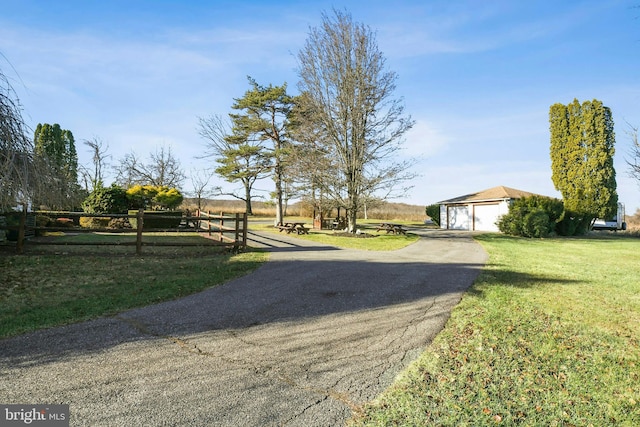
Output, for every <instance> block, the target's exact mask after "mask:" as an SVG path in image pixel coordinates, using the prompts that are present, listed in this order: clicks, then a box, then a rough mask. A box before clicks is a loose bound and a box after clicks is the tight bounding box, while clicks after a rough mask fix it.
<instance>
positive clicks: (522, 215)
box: [498, 196, 563, 238]
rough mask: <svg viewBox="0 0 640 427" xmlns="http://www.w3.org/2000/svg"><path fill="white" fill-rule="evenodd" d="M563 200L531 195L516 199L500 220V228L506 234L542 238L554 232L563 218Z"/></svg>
mask: <svg viewBox="0 0 640 427" xmlns="http://www.w3.org/2000/svg"><path fill="white" fill-rule="evenodd" d="M562 213H563V204H562V201H561V200H558V199H552V198H550V197H544V196H530V197H523V198H521V199H518V200H515V201H514V202H513V204H512V205H511V207H510V208H509V213H507V214H506V215H503V216H502V217H501V218H500V220H498V229H499V230H500V231H502V232H503V233H505V234H510V235H513V236H523V237H536V238H542V237H547V236H549V235H550V234H553V233H554V232H555V231H556V225H557V223H558V222H559V221H560V219H561V218H562Z"/></svg>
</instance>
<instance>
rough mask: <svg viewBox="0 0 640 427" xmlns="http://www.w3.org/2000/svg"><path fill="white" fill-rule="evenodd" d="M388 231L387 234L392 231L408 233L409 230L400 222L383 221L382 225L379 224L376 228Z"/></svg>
mask: <svg viewBox="0 0 640 427" xmlns="http://www.w3.org/2000/svg"><path fill="white" fill-rule="evenodd" d="M382 230H384V231H386V232H387V234H389V233H392V234H407V230H405V229H404V228H402V226H401V225H400V224H391V223H388V222H383V223H381V224H380V225H378V227H377V228H376V232H379V231H382Z"/></svg>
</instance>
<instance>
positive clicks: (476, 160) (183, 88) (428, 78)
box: [0, 0, 640, 214]
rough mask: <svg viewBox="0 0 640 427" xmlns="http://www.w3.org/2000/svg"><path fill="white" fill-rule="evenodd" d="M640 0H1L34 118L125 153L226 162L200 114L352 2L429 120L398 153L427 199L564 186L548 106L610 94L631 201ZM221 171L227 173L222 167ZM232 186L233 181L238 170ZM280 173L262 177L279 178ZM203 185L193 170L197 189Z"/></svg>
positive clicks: (639, 108) (7, 47) (638, 190)
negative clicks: (216, 153)
mask: <svg viewBox="0 0 640 427" xmlns="http://www.w3.org/2000/svg"><path fill="white" fill-rule="evenodd" d="M639 6H640V2H637V1H635V0H633V1H616V0H607V1H602V0H600V1H560V2H558V1H557V0H555V1H535V2H521V1H516V0H513V1H492V0H487V1H482V2H480V1H473V0H467V1H456V0H452V1H446V0H442V1H426V0H396V1H394V2H390V1H378V0H373V1H371V0H370V1H366V2H362V1H342V2H341V1H323V0H319V1H293V0H290V1H257V0H255V1H238V0H236V1H215V0H210V1H193V0H191V1H162V0H140V1H130V0H127V1H102V2H88V1H57V2H54V1H45V0H39V1H37V0H20V1H15V0H11V1H9V0H0V10H2V13H1V14H0V53H2V55H3V56H4V57H0V69H2V71H3V72H4V73H5V74H6V75H8V77H10V78H11V79H12V83H13V86H14V88H15V89H16V91H17V93H18V96H19V98H20V100H21V102H22V105H23V107H24V118H25V120H26V122H27V124H29V125H30V126H31V127H32V128H35V126H36V125H37V124H38V123H59V124H60V125H61V126H62V127H63V128H64V129H69V130H71V131H72V132H73V134H74V136H75V138H76V146H77V149H78V154H79V160H80V163H83V164H86V165H89V164H90V153H89V151H88V149H87V148H86V147H85V146H84V145H83V144H82V141H83V140H86V139H92V138H99V139H101V140H102V141H103V142H104V143H105V144H108V146H109V154H111V156H112V163H115V162H117V161H118V159H120V158H122V157H123V156H124V155H125V154H127V153H129V152H131V151H132V150H133V151H134V152H135V153H136V154H137V155H138V156H140V157H142V158H145V157H147V156H148V154H149V153H150V152H153V151H155V150H156V149H157V148H159V147H161V146H165V147H170V148H171V150H172V152H173V153H174V154H175V155H176V156H177V157H178V158H179V159H180V161H181V163H182V166H183V167H184V169H185V171H186V172H187V173H189V172H190V171H192V170H196V169H202V168H205V167H207V166H211V165H212V162H211V161H209V162H206V161H203V160H197V159H196V158H195V156H197V155H198V154H201V153H202V152H203V150H204V149H205V141H204V140H202V138H201V137H200V136H199V135H198V131H197V123H198V118H199V117H207V116H210V115H213V114H222V115H225V114H227V113H229V112H230V111H231V109H230V106H231V105H232V103H233V99H234V98H238V97H241V96H242V95H243V94H244V92H245V91H246V90H247V89H248V88H249V85H248V83H247V76H251V77H253V78H255V79H256V80H257V81H258V83H260V84H263V85H269V84H274V85H281V84H283V83H285V82H286V83H287V85H288V88H289V91H290V92H291V93H292V94H295V93H297V81H298V77H297V73H296V57H295V56H296V54H297V52H298V51H299V49H300V48H301V47H302V46H303V44H304V42H305V39H306V37H307V34H308V31H309V28H310V27H315V26H318V25H319V24H320V21H321V14H322V13H323V12H329V13H331V10H332V8H338V9H341V10H347V11H348V12H349V13H351V15H352V17H353V19H354V20H355V21H358V22H362V23H364V24H366V25H368V26H370V27H371V29H372V30H374V31H375V32H376V36H377V42H378V45H379V48H380V50H381V51H382V52H383V53H384V55H385V57H386V59H387V66H388V68H389V69H390V70H392V71H395V72H396V73H397V74H398V81H397V91H396V96H397V97H401V98H403V99H404V102H405V106H406V112H407V113H408V114H410V115H411V116H412V117H413V119H414V120H415V121H416V125H415V127H414V128H413V129H412V131H411V132H410V133H409V134H408V135H407V136H406V141H405V149H404V150H403V152H401V153H400V154H399V156H407V157H409V158H413V159H416V160H417V163H416V165H415V168H414V169H415V172H416V173H418V174H420V175H419V177H418V178H416V179H415V180H414V181H413V182H412V184H413V185H414V187H413V189H412V190H411V191H410V193H409V194H408V195H407V197H405V198H403V199H400V200H398V201H403V202H407V203H413V204H420V205H425V204H429V203H434V202H437V201H440V200H444V199H448V198H452V197H455V196H459V195H463V194H467V193H470V192H474V191H479V190H484V189H487V188H490V187H494V186H497V185H505V186H508V187H514V188H518V189H521V190H526V191H531V192H534V193H540V194H544V195H548V196H556V197H557V196H559V194H558V193H557V192H556V191H555V189H554V188H553V183H552V182H551V162H550V158H549V130H548V129H549V124H548V111H549V107H550V106H551V105H552V104H554V103H556V102H561V103H565V104H566V103H569V102H571V101H572V100H573V99H574V98H577V99H579V100H580V101H584V100H590V99H594V98H595V99H599V100H601V101H603V103H604V104H605V105H607V106H608V107H610V108H611V110H612V112H613V118H614V121H615V123H616V140H617V143H616V149H617V154H616V157H615V166H616V171H617V177H618V192H619V195H620V200H621V201H623V202H624V203H625V204H626V205H627V213H629V214H632V213H633V212H635V210H636V209H638V208H640V186H639V185H638V182H637V181H635V180H633V179H631V178H629V176H628V166H627V164H626V162H625V158H628V152H629V149H630V145H631V141H630V138H629V137H628V135H627V131H628V125H627V122H628V123H630V124H632V125H634V126H638V127H640V79H639V77H640V73H639V71H640V60H639V59H638V58H640V55H638V54H639V52H640V7H639ZM212 183H213V184H214V185H215V184H220V185H223V184H224V182H223V181H221V180H219V179H216V180H215V182H212ZM224 185H227V184H224ZM272 186H273V185H272V182H271V181H265V182H263V183H261V185H260V186H259V188H260V189H263V190H266V191H270V190H272ZM190 189H192V185H191V183H190V181H189V180H186V181H185V183H184V190H185V191H186V192H188V191H189V190H190Z"/></svg>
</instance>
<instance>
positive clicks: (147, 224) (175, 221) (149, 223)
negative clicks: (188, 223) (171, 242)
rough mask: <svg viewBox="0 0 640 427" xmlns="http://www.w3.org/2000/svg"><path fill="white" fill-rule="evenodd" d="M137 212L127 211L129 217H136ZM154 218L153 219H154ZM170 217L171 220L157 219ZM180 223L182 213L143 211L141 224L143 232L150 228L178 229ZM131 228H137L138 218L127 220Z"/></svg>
mask: <svg viewBox="0 0 640 427" xmlns="http://www.w3.org/2000/svg"><path fill="white" fill-rule="evenodd" d="M137 214H138V211H129V215H137ZM154 217H155V218H154ZM158 217H171V218H158ZM181 221H182V211H145V212H144V220H143V224H142V229H143V230H149V229H152V228H178V226H179V225H180V222H181ZM129 223H130V224H131V227H133V228H137V227H138V218H137V217H136V218H129Z"/></svg>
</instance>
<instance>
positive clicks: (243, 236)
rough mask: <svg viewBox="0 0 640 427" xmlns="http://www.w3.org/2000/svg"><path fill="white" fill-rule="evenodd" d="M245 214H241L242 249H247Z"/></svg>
mask: <svg viewBox="0 0 640 427" xmlns="http://www.w3.org/2000/svg"><path fill="white" fill-rule="evenodd" d="M247 225H248V222H247V213H246V212H245V213H243V214H242V249H247Z"/></svg>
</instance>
